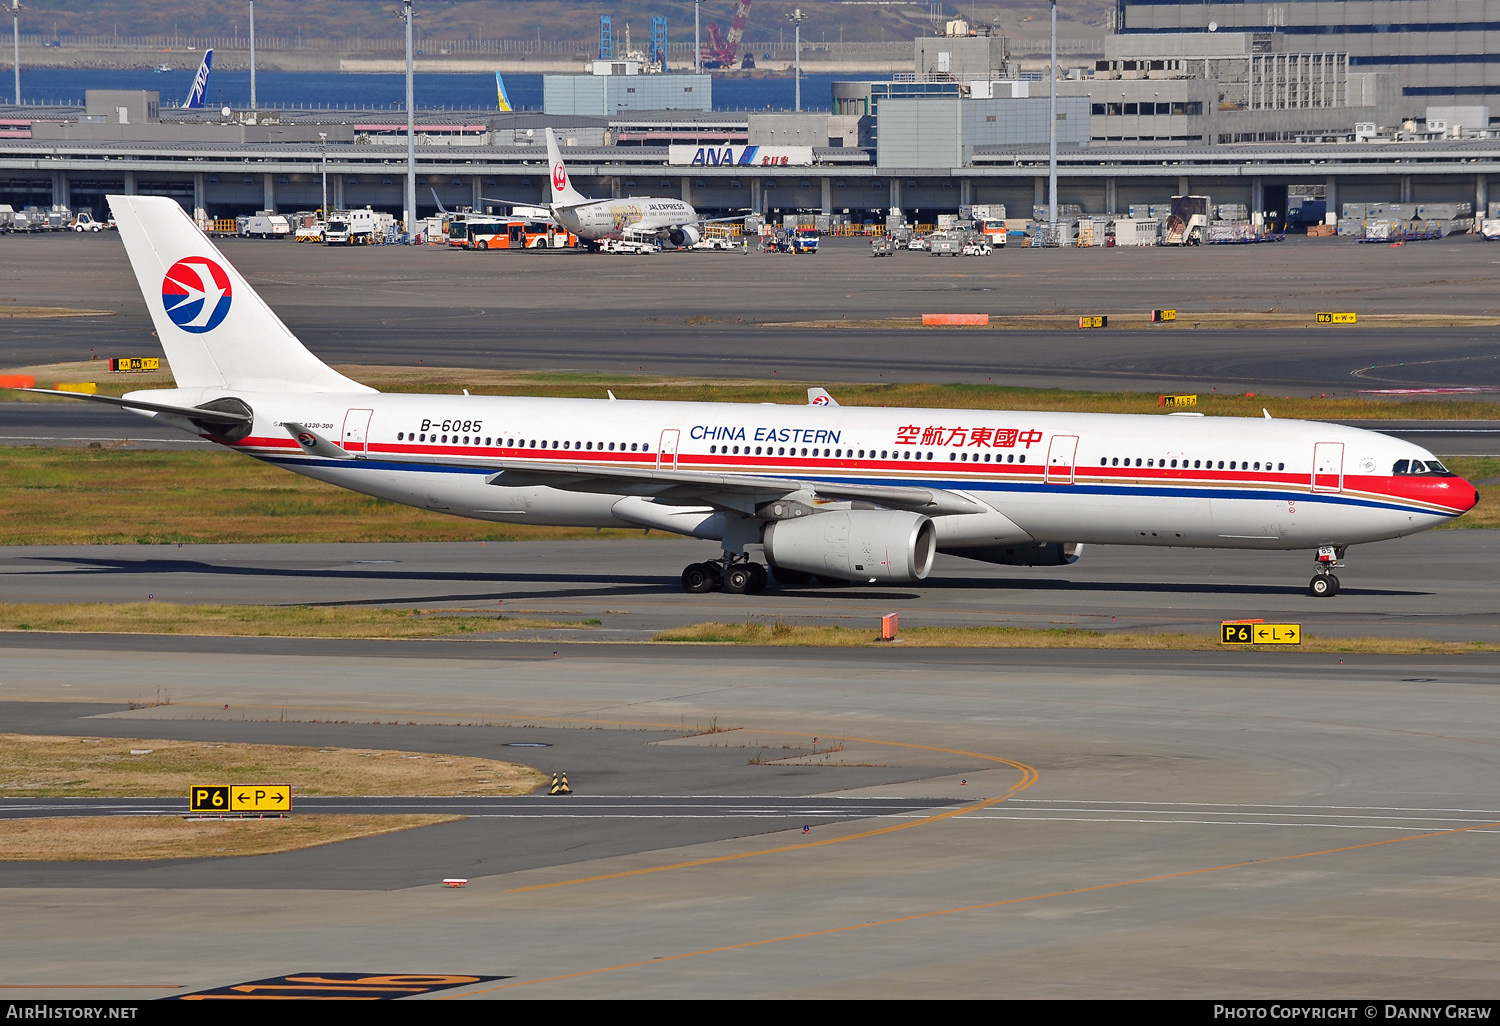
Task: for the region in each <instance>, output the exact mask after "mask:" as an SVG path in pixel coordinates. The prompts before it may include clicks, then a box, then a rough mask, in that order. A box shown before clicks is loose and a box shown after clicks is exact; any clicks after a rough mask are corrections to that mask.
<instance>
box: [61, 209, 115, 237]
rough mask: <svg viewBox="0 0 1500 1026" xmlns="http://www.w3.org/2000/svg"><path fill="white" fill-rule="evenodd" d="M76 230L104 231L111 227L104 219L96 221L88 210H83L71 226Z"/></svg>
mask: <svg viewBox="0 0 1500 1026" xmlns="http://www.w3.org/2000/svg"><path fill="white" fill-rule="evenodd" d="M69 227H71V228H72V229H73V230H74V231H75V232H102V231H105V230H106V229H108V228H109V225H107V224H105V223H104V222H103V221H95V220H94V217H93V215H92V214H90V213H89V212H88V211H87V210H85V211H83V212H81V213H80V214H79V215H78V216H77V217H76V218H74V219H73V223H72V224H71V225H70V226H69Z"/></svg>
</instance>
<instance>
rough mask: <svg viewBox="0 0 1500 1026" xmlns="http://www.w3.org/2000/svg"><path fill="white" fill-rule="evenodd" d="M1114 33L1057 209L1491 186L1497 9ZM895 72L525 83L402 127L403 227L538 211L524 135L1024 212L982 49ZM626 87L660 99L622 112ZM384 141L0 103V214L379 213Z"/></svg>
mask: <svg viewBox="0 0 1500 1026" xmlns="http://www.w3.org/2000/svg"><path fill="white" fill-rule="evenodd" d="M1492 16H1493V18H1492ZM1117 18H1118V22H1119V31H1118V32H1117V33H1116V34H1114V35H1111V36H1110V37H1108V38H1107V40H1106V43H1105V52H1104V56H1103V59H1100V60H1095V61H1090V62H1089V64H1090V66H1088V67H1081V68H1079V67H1075V68H1070V69H1066V71H1067V74H1066V76H1065V77H1063V78H1062V79H1060V81H1059V82H1058V93H1059V97H1058V106H1057V121H1056V128H1057V137H1058V146H1059V151H1058V152H1059V157H1058V167H1057V171H1058V187H1059V196H1058V199H1059V202H1060V203H1062V204H1064V205H1072V206H1076V207H1078V208H1080V209H1081V210H1082V211H1084V212H1086V213H1089V214H1111V213H1120V212H1124V211H1127V210H1128V209H1129V208H1131V207H1132V206H1136V205H1144V204H1162V203H1165V202H1167V201H1168V200H1169V198H1170V197H1172V196H1174V195H1187V194H1190V193H1191V194H1199V195H1210V196H1212V197H1213V199H1214V200H1215V202H1217V203H1222V204H1239V205H1243V206H1245V207H1247V208H1248V209H1249V210H1251V211H1283V212H1285V211H1286V210H1287V209H1288V205H1287V200H1286V197H1287V196H1288V195H1289V194H1295V195H1317V196H1320V197H1326V200H1327V209H1328V210H1330V211H1333V210H1337V209H1338V205H1339V204H1340V203H1367V204H1374V203H1417V202H1427V203H1471V204H1473V207H1474V209H1475V210H1480V211H1482V210H1485V209H1486V208H1487V207H1488V204H1489V202H1490V196H1491V194H1492V193H1493V192H1494V190H1492V189H1491V184H1492V181H1493V182H1495V183H1496V184H1500V179H1497V176H1500V139H1497V138H1495V137H1494V136H1495V133H1491V132H1490V131H1489V112H1490V110H1491V106H1490V103H1491V99H1490V97H1491V94H1492V93H1494V94H1496V95H1497V96H1500V46H1492V45H1486V40H1488V39H1500V35H1497V34H1496V33H1497V32H1500V0H1462V2H1459V0H1401V2H1384V0H1382V2H1374V0H1316V2H1313V0H1308V2H1300V0H1292V2H1282V3H1277V4H1269V3H1259V2H1250V3H1243V4H1237V3H1208V4H1202V3H1193V4H1187V3H1182V2H1178V0H1119V7H1118V11H1117ZM964 31H965V32H968V30H967V28H965V30H964ZM912 68H913V70H912V71H911V72H909V73H902V74H896V75H892V76H890V77H889V80H885V81H857V80H856V81H850V82H839V83H835V84H834V86H833V93H832V97H831V100H832V105H833V110H832V113H828V112H822V113H802V114H793V113H789V112H786V113H749V112H716V111H713V110H711V109H706V108H708V107H709V106H710V104H709V103H708V100H707V97H708V95H709V93H710V92H711V86H712V82H711V79H710V78H709V77H708V76H706V75H702V76H700V75H693V74H690V73H688V74H681V75H676V74H673V75H649V76H648V75H639V74H616V73H614V72H613V71H611V73H610V74H608V75H580V76H548V80H549V81H548V83H547V89H548V97H549V99H548V106H549V107H551V108H553V109H549V110H548V111H547V112H545V113H541V112H507V113H503V114H502V113H498V112H497V111H496V110H494V109H490V110H474V111H452V110H444V111H418V112H417V115H416V131H415V143H416V145H415V151H416V161H417V176H418V189H417V215H418V216H419V217H425V216H428V215H431V214H434V213H436V212H437V210H438V202H439V201H440V202H441V203H442V204H443V205H444V206H445V207H447V208H449V209H452V208H457V207H471V208H473V209H476V210H483V209H485V207H486V206H487V205H488V201H486V200H485V199H484V197H487V196H502V197H505V198H506V199H509V200H515V201H520V202H531V203H537V202H544V201H545V200H546V198H547V192H548V188H547V185H548V173H547V167H546V154H545V148H544V147H543V145H542V137H543V128H545V127H552V128H554V129H556V130H557V132H558V135H559V137H560V138H561V140H562V143H563V146H564V153H565V155H566V157H567V159H568V164H569V170H570V172H571V175H572V177H573V179H574V182H575V184H576V185H577V187H578V188H580V189H581V190H582V191H583V192H584V193H585V194H586V195H589V196H592V197H599V198H604V197H623V196H631V195H652V196H674V197H677V198H681V199H683V200H686V201H687V202H690V203H692V204H693V205H694V206H695V207H697V209H698V210H699V211H701V212H703V213H705V214H733V213H740V212H753V213H756V214H761V215H764V216H767V217H772V218H775V217H778V216H779V215H784V214H790V213H817V214H828V215H836V216H846V217H847V218H848V219H849V220H850V221H853V222H861V221H865V222H877V223H878V222H882V221H883V219H884V215H885V212H886V211H887V210H888V209H889V208H890V207H900V208H902V209H903V210H905V211H907V213H908V214H917V215H918V216H922V215H926V214H934V215H935V214H940V213H952V212H957V211H958V210H960V209H961V208H963V207H965V206H968V205H972V204H1004V205H1005V206H1006V208H1007V210H1009V211H1013V212H1014V214H1013V216H1029V215H1030V214H1031V212H1032V210H1033V208H1034V207H1037V206H1039V205H1040V204H1042V203H1044V202H1045V200H1046V186H1047V178H1048V152H1047V151H1048V134H1049V127H1050V125H1049V116H1048V112H1049V106H1050V104H1049V99H1048V96H1047V91H1048V90H1047V85H1046V84H1045V83H1044V82H1037V81H1034V80H1030V81H1028V80H1025V79H1024V78H1022V77H1020V75H1019V72H1018V70H1017V69H1016V68H1015V67H1014V65H1013V64H1012V63H1011V61H1010V55H1009V50H1008V46H1007V44H1006V42H1005V40H1004V38H1003V37H1000V36H996V35H993V34H990V33H988V32H985V33H973V32H969V34H966V35H962V36H931V37H926V38H923V39H919V40H916V41H915V44H914V48H913V65H912ZM554 79H555V80H556V81H554ZM565 79H566V80H565ZM601 89H604V90H605V91H604V92H600V90H601ZM608 89H617V90H631V89H634V90H636V91H635V92H628V91H622V92H619V94H618V96H616V97H615V99H614V100H611V99H610V96H611V95H613V94H610V93H608V91H607V90H608ZM689 89H691V92H688V90H689ZM590 90H592V91H590ZM648 95H649V96H652V97H662V98H664V99H661V100H660V101H659V102H661V103H663V104H665V105H669V106H670V107H671V108H672V109H662V108H657V109H641V108H636V107H634V106H629V105H630V104H635V103H637V102H641V103H644V102H645V99H644V98H645V97H647V96H648ZM627 98H629V99H627ZM1439 101H1440V102H1439ZM612 104H613V105H614V106H613V109H611V105H612ZM647 106H648V107H649V104H648V105H647ZM1497 109H1500V108H1497ZM406 141H407V140H406V126H405V119H404V118H401V117H399V116H393V115H392V113H391V112H389V111H384V112H374V111H371V112H364V113H360V112H351V111H331V110H300V111H298V110H287V111H275V110H233V111H230V110H227V109H226V111H224V112H220V111H217V110H209V111H187V110H182V109H179V108H170V107H165V108H164V107H162V106H161V104H160V101H159V97H158V96H157V94H156V93H155V92H153V91H145V90H137V91H115V90H95V91H91V92H90V93H89V95H88V98H87V100H86V102H85V104H84V105H83V106H82V107H67V108H40V107H13V108H9V109H5V108H0V203H8V204H10V205H11V206H12V207H13V208H15V209H16V210H21V209H23V208H25V207H28V206H36V207H42V208H49V207H51V206H53V205H62V206H66V207H68V208H70V209H73V210H83V209H87V210H90V211H92V212H95V213H102V212H103V211H104V209H105V203H104V197H105V196H106V195H107V194H109V193H114V192H120V193H127V194H129V193H142V194H154V195H166V196H172V197H174V198H176V199H178V200H179V201H180V202H181V203H182V204H183V206H184V207H186V208H187V209H188V210H189V211H192V212H194V213H195V215H196V216H198V217H199V218H200V219H201V220H206V219H208V218H228V217H234V216H237V215H242V214H249V213H254V212H255V211H258V210H280V211H294V210H311V209H314V208H317V207H319V206H321V205H322V202H323V196H324V194H325V188H326V195H327V203H328V205H329V206H330V207H331V208H333V209H345V208H355V207H364V206H367V205H368V206H371V207H374V208H376V209H382V210H385V211H388V212H391V213H395V214H397V215H398V216H399V214H400V212H401V210H402V207H403V187H404V179H405V174H406V152H405V151H406ZM755 147H759V149H758V150H756V149H753V148H755ZM434 193H435V194H436V196H437V199H434ZM1497 195H1500V194H1497Z"/></svg>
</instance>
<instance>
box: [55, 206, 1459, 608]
mask: <svg viewBox="0 0 1500 1026" xmlns="http://www.w3.org/2000/svg"><path fill="white" fill-rule="evenodd" d="M109 202H110V206H111V208H112V210H113V212H114V215H115V220H116V221H117V222H118V224H119V226H120V236H121V238H122V239H123V240H124V243H125V249H126V252H127V253H128V254H129V257H130V263H131V266H132V267H133V268H134V270H135V274H136V278H137V279H138V280H139V282H140V286H141V291H142V293H143V294H144V296H145V299H146V304H147V306H148V307H149V308H150V310H151V317H152V320H153V322H154V323H155V325H156V332H157V335H158V336H159V337H160V339H161V343H162V347H163V349H165V351H166V356H167V359H168V360H169V361H170V363H171V368H172V373H173V374H174V376H175V377H176V380H177V387H176V388H171V389H157V390H150V391H138V392H132V393H130V394H128V395H126V396H125V397H124V398H122V399H113V398H109V397H104V396H74V395H71V394H70V393H68V395H69V396H70V397H71V398H81V399H86V400H90V401H93V402H106V403H113V404H115V405H117V406H123V407H125V408H127V409H132V410H137V411H139V412H141V413H144V414H147V415H149V416H153V417H155V418H157V419H158V420H160V421H163V422H165V423H168V424H172V425H174V426H176V427H179V428H181V429H182V430H184V431H187V432H190V433H192V434H195V435H199V436H201V437H203V438H206V439H209V440H211V441H214V442H217V443H219V444H220V445H223V446H226V447H227V448H230V449H234V450H237V451H239V452H242V453H244V454H246V455H247V456H251V457H254V458H255V459H259V460H264V461H266V462H268V463H274V464H276V465H277V466H280V467H284V468H285V469H287V470H290V471H293V472H295V473H298V474H305V475H307V476H309V477H314V478H318V479H320V480H323V481H327V482H329V483H332V484H335V485H339V486H341V487H344V488H349V489H352V490H354V491H357V492H363V493H365V494H367V495H374V496H379V497H380V498H383V499H389V500H391V501H392V502H401V503H406V504H407V505H411V506H419V507H423V508H426V509H433V510H441V511H443V512H446V513H452V514H454V515H456V516H464V517H473V518H475V519H478V520H491V521H503V522H508V523H531V524H559V525H572V526H587V527H640V528H655V529H657V530H662V531H671V532H676V533H678V534H682V535H687V536H689V537H693V538H703V539H710V540H713V541H716V542H719V543H721V545H722V549H723V552H722V555H721V556H719V557H718V558H715V559H711V560H706V561H704V562H700V563H694V564H692V565H691V566H689V567H687V568H686V569H685V570H684V571H683V572H682V584H683V587H684V588H686V589H687V590H688V591H692V592H699V591H707V590H709V589H711V588H722V589H723V590H725V591H729V592H748V591H757V590H759V589H760V588H762V587H764V586H765V584H766V583H767V580H768V573H767V567H766V566H765V565H762V564H760V563H758V562H755V561H753V560H752V559H751V557H750V555H749V553H747V548H748V547H750V546H757V545H758V546H762V547H763V551H764V553H765V559H766V562H767V563H768V564H769V569H770V572H771V573H774V574H775V577H776V580H777V581H778V582H780V583H783V584H791V583H795V582H797V581H801V580H806V579H808V578H809V577H811V576H816V577H820V578H825V579H837V580H849V581H913V580H920V579H922V578H924V577H926V576H927V574H928V571H929V570H930V569H931V567H932V562H933V556H934V554H935V553H937V552H946V553H952V554H954V555H959V556H966V557H969V558H971V559H976V560H982V561H985V562H989V563H996V564H1001V565H1008V566H1049V565H1063V564H1067V563H1071V562H1073V561H1074V560H1075V559H1077V558H1078V555H1079V552H1080V550H1081V548H1082V546H1083V544H1085V543H1095V542H1097V543H1104V544H1112V545H1151V546H1159V547H1162V548H1187V547H1200V548H1236V549H1308V550H1312V551H1314V552H1315V553H1317V556H1316V573H1315V575H1314V576H1313V578H1312V581H1311V585H1310V589H1311V591H1312V594H1314V595H1320V596H1325V595H1333V594H1335V593H1336V592H1337V591H1338V579H1337V578H1336V577H1335V576H1334V575H1333V573H1332V572H1331V571H1332V569H1333V568H1334V567H1335V566H1337V565H1339V563H1338V560H1339V559H1340V558H1341V557H1342V556H1343V553H1344V549H1345V547H1346V546H1348V545H1352V544H1355V543H1357V542H1372V541H1378V540H1380V539H1384V538H1396V537H1400V536H1401V535H1406V534H1412V533H1414V532H1417V531H1422V530H1425V529H1427V528H1429V527H1435V526H1437V525H1438V524H1442V523H1445V522H1447V521H1449V520H1451V519H1453V518H1454V517H1457V516H1459V515H1461V514H1462V513H1464V512H1465V511H1467V510H1469V509H1470V508H1472V507H1473V506H1474V504H1475V503H1476V502H1477V501H1478V494H1477V493H1476V491H1475V489H1474V486H1473V485H1471V484H1470V483H1468V482H1467V481H1464V480H1463V479H1461V478H1459V477H1457V476H1455V475H1454V474H1451V473H1449V472H1448V471H1447V470H1446V469H1444V467H1443V465H1442V464H1441V463H1440V462H1438V460H1437V459H1435V458H1434V457H1433V455H1432V454H1431V453H1430V452H1427V451H1426V450H1424V449H1421V448H1419V447H1418V446H1415V445H1412V444H1410V443H1408V442H1404V441H1401V440H1399V439H1395V438H1391V437H1389V436H1387V435H1382V434H1376V433H1374V432H1370V431H1361V430H1357V429H1355V428H1348V427H1339V426H1335V425H1331V424H1321V423H1316V422H1308V421H1294V420H1272V419H1270V417H1269V415H1268V416H1267V417H1266V418H1264V419H1246V418H1217V417H1216V418H1205V417H1201V416H1191V415H1189V416H1183V415H1180V414H1172V415H1163V416H1124V415H1110V414H1076V413H1019V412H1004V411H994V410H937V409H926V410H924V409H886V408H880V409H874V408H859V407H850V406H839V405H837V404H836V403H834V402H832V401H831V399H830V397H829V396H827V394H826V393H822V392H821V390H815V392H816V394H815V396H814V398H813V401H812V402H810V403H809V404H807V405H805V406H804V405H796V406H791V405H784V406H783V405H753V404H740V403H686V402H635V401H614V400H613V398H611V399H608V400H605V399H535V398H506V397H492V396H477V395H475V396H471V395H452V396H439V395H402V394H382V393H378V392H376V391H375V390H374V389H371V388H368V387H366V386H364V385H361V384H359V383H358V382H356V381H352V380H350V379H349V378H346V377H344V376H343V375H342V374H339V373H338V372H337V371H335V370H333V369H332V368H330V367H328V366H327V365H326V364H324V363H322V362H321V361H319V360H318V359H317V358H316V357H315V356H313V355H312V354H311V353H310V352H308V350H307V349H306V348H304V347H303V345H302V343H301V342H300V341H298V339H297V338H296V336H294V335H293V334H292V333H291V331H289V330H288V329H287V327H286V326H285V325H284V324H282V322H281V321H280V320H279V319H278V318H277V317H276V315H275V314H274V313H272V311H271V310H270V308H269V307H267V306H266V304H265V303H264V302H263V301H262V300H261V299H260V297H259V296H257V295H256V294H255V291H254V290H253V289H252V288H251V287H250V285H249V284H248V283H247V282H246V281H245V279H244V278H243V277H241V276H240V274H239V273H238V272H237V271H235V269H234V268H233V267H231V266H230V265H229V263H228V262H227V261H226V260H225V259H224V257H223V256H222V255H221V254H220V253H219V251H218V250H217V249H216V248H215V247H214V245H213V244H212V243H211V242H209V240H208V239H207V238H205V237H204V235H203V234H202V233H201V232H200V231H198V229H197V228H196V227H195V226H194V225H193V222H192V221H191V220H190V219H189V218H188V216H187V215H186V214H185V213H184V212H183V210H182V209H181V207H179V206H178V205H177V203H176V202H175V201H173V200H171V199H167V198H158V197H145V196H112V197H110V200H109ZM58 394H65V393H58Z"/></svg>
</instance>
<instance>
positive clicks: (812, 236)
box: [783, 228, 818, 254]
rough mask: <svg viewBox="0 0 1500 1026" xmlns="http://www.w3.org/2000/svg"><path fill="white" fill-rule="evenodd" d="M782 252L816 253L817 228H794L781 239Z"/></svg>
mask: <svg viewBox="0 0 1500 1026" xmlns="http://www.w3.org/2000/svg"><path fill="white" fill-rule="evenodd" d="M783 246H784V247H785V248H784V249H783V252H786V253H797V254H801V253H817V251H818V230H817V229H816V228H794V229H792V230H791V231H789V232H787V233H786V235H785V237H784V239H783Z"/></svg>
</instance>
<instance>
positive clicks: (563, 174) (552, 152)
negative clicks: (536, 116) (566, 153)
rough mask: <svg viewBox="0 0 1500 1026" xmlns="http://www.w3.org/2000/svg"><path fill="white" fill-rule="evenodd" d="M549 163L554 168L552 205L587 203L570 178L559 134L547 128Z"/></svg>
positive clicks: (567, 205) (563, 205)
mask: <svg viewBox="0 0 1500 1026" xmlns="http://www.w3.org/2000/svg"><path fill="white" fill-rule="evenodd" d="M547 163H548V165H549V166H550V167H551V168H552V205H553V206H554V207H576V206H578V205H579V204H580V203H587V202H588V201H589V200H588V197H587V196H584V195H583V194H582V193H580V192H579V191H578V190H577V189H575V188H573V183H572V182H571V181H570V180H569V179H568V168H567V166H566V165H565V164H563V159H562V151H561V150H560V149H558V147H557V136H556V135H554V134H553V132H552V129H550V128H549V129H547Z"/></svg>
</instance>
